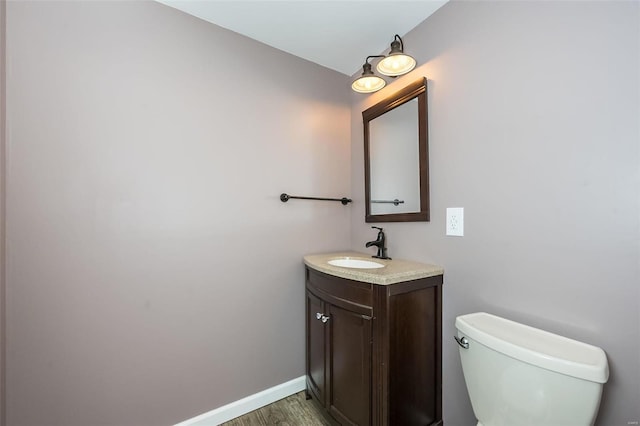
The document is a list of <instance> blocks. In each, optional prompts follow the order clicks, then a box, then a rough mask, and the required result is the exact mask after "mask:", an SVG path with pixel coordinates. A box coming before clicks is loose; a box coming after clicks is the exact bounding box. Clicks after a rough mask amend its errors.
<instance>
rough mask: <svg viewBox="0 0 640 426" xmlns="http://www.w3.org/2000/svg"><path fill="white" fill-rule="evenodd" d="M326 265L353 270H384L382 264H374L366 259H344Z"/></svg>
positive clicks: (331, 261)
mask: <svg viewBox="0 0 640 426" xmlns="http://www.w3.org/2000/svg"><path fill="white" fill-rule="evenodd" d="M327 263H329V265H333V266H342V267H343V268H355V269H377V268H384V264H382V263H378V262H374V261H373V260H366V259H353V258H350V257H345V258H342V259H332V260H329V261H328V262H327Z"/></svg>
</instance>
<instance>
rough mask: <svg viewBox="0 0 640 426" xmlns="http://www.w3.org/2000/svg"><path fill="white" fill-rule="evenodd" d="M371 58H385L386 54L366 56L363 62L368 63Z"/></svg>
mask: <svg viewBox="0 0 640 426" xmlns="http://www.w3.org/2000/svg"><path fill="white" fill-rule="evenodd" d="M372 58H386V56H384V55H370V56H367V59H365V61H364V62H365V63H366V64H368V63H369V59H372Z"/></svg>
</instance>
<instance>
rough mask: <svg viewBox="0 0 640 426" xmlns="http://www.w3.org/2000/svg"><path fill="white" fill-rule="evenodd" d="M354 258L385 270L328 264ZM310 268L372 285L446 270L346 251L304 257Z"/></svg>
mask: <svg viewBox="0 0 640 426" xmlns="http://www.w3.org/2000/svg"><path fill="white" fill-rule="evenodd" d="M346 257H348V258H354V259H363V260H371V261H374V262H378V263H382V264H383V265H384V267H383V268H376V269H357V268H344V267H341V266H333V265H330V264H329V263H328V262H329V261H330V260H333V259H342V258H346ZM304 263H305V265H307V266H308V267H310V268H312V269H315V270H316V271H319V272H323V273H325V274H329V275H333V276H336V277H341V278H346V279H349V280H355V281H361V282H366V283H370V284H379V285H389V284H395V283H399V282H403V281H411V280H417V279H420V278H427V277H432V276H436V275H442V274H443V273H444V269H442V267H440V266H437V265H428V264H425V263H419V262H412V261H409V260H396V259H393V260H383V259H375V258H372V257H371V255H370V254H364V253H358V252H355V251H345V252H338V253H326V254H311V255H307V256H305V257H304Z"/></svg>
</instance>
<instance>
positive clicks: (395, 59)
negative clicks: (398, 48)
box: [376, 53, 416, 77]
mask: <svg viewBox="0 0 640 426" xmlns="http://www.w3.org/2000/svg"><path fill="white" fill-rule="evenodd" d="M415 66H416V60H415V59H413V58H412V57H411V56H409V55H405V54H404V53H397V54H391V55H389V56H387V57H386V58H384V59H383V60H381V61H380V62H378V66H377V67H376V69H377V70H378V72H379V73H380V74H383V75H388V76H390V77H396V76H399V75H403V74H406V73H408V72H409V71H411V70H412V69H414V68H415Z"/></svg>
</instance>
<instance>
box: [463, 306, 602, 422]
mask: <svg viewBox="0 0 640 426" xmlns="http://www.w3.org/2000/svg"><path fill="white" fill-rule="evenodd" d="M456 329H457V330H458V332H457V336H456V341H457V342H458V345H459V352H460V360H461V362H462V370H463V374H464V379H465V382H466V384H467V391H468V393H469V398H470V399H471V405H472V407H473V412H474V414H475V416H476V419H477V420H478V426H519V425H522V426H569V425H571V426H578V425H580V426H585V425H592V424H593V423H594V421H595V419H596V415H597V414H598V408H599V406H600V397H601V395H602V388H603V384H604V383H606V382H607V380H608V378H609V367H608V365H607V357H606V355H605V353H604V351H603V350H602V349H600V348H598V347H595V346H591V345H588V344H586V343H582V342H578V341H576V340H571V339H568V338H566V337H562V336H558V335H556V334H552V333H549V332H546V331H543V330H539V329H537V328H533V327H529V326H526V325H523V324H519V323H516V322H514V321H510V320H507V319H504V318H500V317H497V316H495V315H491V314H487V313H484V312H478V313H473V314H468V315H462V316H459V317H457V318H456Z"/></svg>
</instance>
